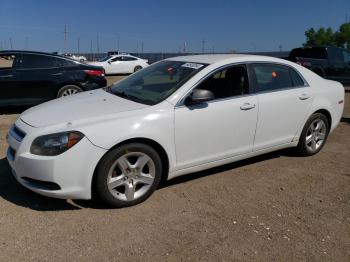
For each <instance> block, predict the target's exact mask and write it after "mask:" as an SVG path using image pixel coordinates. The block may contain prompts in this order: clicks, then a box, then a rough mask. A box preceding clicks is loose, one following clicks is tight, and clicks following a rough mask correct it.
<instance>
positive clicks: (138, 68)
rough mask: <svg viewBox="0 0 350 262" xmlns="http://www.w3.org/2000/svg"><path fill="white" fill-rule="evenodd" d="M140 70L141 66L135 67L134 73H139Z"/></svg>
mask: <svg viewBox="0 0 350 262" xmlns="http://www.w3.org/2000/svg"><path fill="white" fill-rule="evenodd" d="M141 69H142V66H135V68H134V72H137V71H139V70H141Z"/></svg>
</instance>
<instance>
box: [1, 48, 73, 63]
mask: <svg viewBox="0 0 350 262" xmlns="http://www.w3.org/2000/svg"><path fill="white" fill-rule="evenodd" d="M8 53H14V54H35V55H48V56H54V57H58V58H63V59H67V60H70V61H73V62H77V61H76V60H74V59H71V58H70V57H67V56H64V55H63V54H62V55H60V54H53V53H47V52H39V51H29V50H1V51H0V55H4V54H8Z"/></svg>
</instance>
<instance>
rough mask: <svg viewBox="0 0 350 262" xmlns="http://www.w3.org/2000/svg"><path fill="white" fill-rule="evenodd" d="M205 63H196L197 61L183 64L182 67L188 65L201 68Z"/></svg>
mask: <svg viewBox="0 0 350 262" xmlns="http://www.w3.org/2000/svg"><path fill="white" fill-rule="evenodd" d="M202 66H203V65H201V64H196V63H186V64H183V65H182V67H188V68H193V69H199V68H201V67H202Z"/></svg>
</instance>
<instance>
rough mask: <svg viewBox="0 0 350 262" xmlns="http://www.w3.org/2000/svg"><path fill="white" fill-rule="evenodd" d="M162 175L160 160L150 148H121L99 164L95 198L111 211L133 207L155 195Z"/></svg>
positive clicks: (136, 145) (134, 145)
mask: <svg viewBox="0 0 350 262" xmlns="http://www.w3.org/2000/svg"><path fill="white" fill-rule="evenodd" d="M161 174H162V163H161V159H160V157H159V155H158V153H157V152H156V151H155V150H154V149H153V148H152V147H150V146H148V145H145V144H140V143H132V144H126V145H122V146H120V147H117V148H115V149H113V150H112V151H110V152H109V153H107V155H106V156H105V157H104V158H103V159H102V160H101V163H100V164H99V167H98V169H97V174H96V175H97V178H96V191H97V195H98V196H99V197H100V199H101V200H102V201H104V202H105V203H107V204H109V205H111V206H114V207H127V206H132V205H136V204H138V203H141V202H143V201H144V200H146V199H147V198H148V197H149V196H150V195H151V194H152V193H153V192H154V190H155V189H156V188H157V187H158V185H159V182H160V179H161Z"/></svg>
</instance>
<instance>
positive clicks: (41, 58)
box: [0, 51, 107, 106]
mask: <svg viewBox="0 0 350 262" xmlns="http://www.w3.org/2000/svg"><path fill="white" fill-rule="evenodd" d="M106 84H107V81H106V78H105V77H104V69H103V68H102V67H98V66H92V65H87V64H84V63H81V62H77V61H74V60H72V59H69V58H66V57H62V56H59V55H54V54H48V53H41V52H31V51H0V106H8V105H35V104H39V103H42V102H45V101H48V100H51V99H54V98H57V97H62V96H67V95H71V94H75V93H79V92H82V91H87V90H92V89H97V88H101V87H104V86H106Z"/></svg>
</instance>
